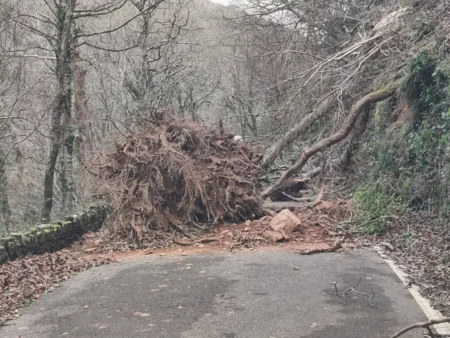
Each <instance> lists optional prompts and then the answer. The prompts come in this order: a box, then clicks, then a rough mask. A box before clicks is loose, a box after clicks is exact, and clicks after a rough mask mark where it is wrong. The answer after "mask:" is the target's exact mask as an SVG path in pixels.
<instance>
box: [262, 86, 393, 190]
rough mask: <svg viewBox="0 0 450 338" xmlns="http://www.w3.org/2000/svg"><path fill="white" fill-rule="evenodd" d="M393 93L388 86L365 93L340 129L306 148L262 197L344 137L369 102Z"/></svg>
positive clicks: (384, 98) (377, 100) (281, 184)
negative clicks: (314, 156) (317, 154)
mask: <svg viewBox="0 0 450 338" xmlns="http://www.w3.org/2000/svg"><path fill="white" fill-rule="evenodd" d="M394 93H395V87H394V86H388V87H386V88H384V89H381V90H379V91H376V92H373V93H370V94H367V95H366V96H364V97H363V98H362V99H360V100H359V101H358V102H356V103H355V104H354V105H353V107H352V108H351V110H350V113H349V115H348V118H347V120H346V121H345V123H344V126H343V127H342V129H341V130H339V131H338V132H337V133H335V134H333V135H331V136H329V137H327V138H325V139H323V140H321V141H320V142H318V143H317V144H315V145H314V146H313V147H312V148H309V149H306V150H305V151H304V152H303V154H302V156H301V157H300V159H299V160H298V161H297V162H296V163H295V164H294V165H293V166H292V167H291V168H289V169H288V170H287V171H285V172H284V173H283V175H281V177H280V178H279V179H278V181H277V182H276V183H275V184H274V185H273V186H271V187H269V188H268V189H267V190H266V191H264V192H263V194H262V198H267V197H269V196H270V195H271V194H272V193H273V192H274V191H276V190H278V189H279V188H280V187H281V186H283V184H284V183H285V182H286V181H287V180H288V179H289V178H290V177H292V176H293V175H294V174H296V173H297V172H299V171H300V170H301V169H302V168H303V167H304V166H305V165H306V163H307V162H308V160H309V159H310V158H311V156H313V155H315V154H316V153H318V152H320V151H322V150H323V149H325V148H328V147H330V146H332V145H334V144H336V143H338V142H340V141H342V140H343V139H345V138H346V137H347V136H348V134H349V133H350V131H351V130H352V128H353V126H354V125H355V122H356V120H357V119H358V116H359V115H360V114H361V112H362V111H363V110H364V108H366V107H367V106H368V105H369V104H371V103H375V102H379V101H384V100H386V99H387V98H389V97H391V96H392V95H393V94H394Z"/></svg>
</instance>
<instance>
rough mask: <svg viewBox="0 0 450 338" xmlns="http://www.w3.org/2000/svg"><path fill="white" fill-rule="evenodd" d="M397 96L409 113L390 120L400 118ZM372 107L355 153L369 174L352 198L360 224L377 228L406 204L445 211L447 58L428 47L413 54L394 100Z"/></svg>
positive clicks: (449, 106)
mask: <svg viewBox="0 0 450 338" xmlns="http://www.w3.org/2000/svg"><path fill="white" fill-rule="evenodd" d="M402 98H403V99H406V102H407V108H408V110H409V114H410V115H411V116H410V118H409V119H406V120H405V118H404V117H403V121H402V123H399V124H393V123H394V122H395V120H396V119H398V118H399V116H396V112H395V106H396V104H397V102H398V101H400V102H401V101H402ZM405 107H406V105H405ZM374 108H375V109H374V112H373V113H372V116H374V118H373V120H372V122H371V123H372V126H371V127H370V128H369V131H368V132H367V133H366V135H365V140H364V142H363V145H362V147H361V148H360V153H359V155H360V157H362V158H363V159H365V160H366V161H367V163H368V164H369V166H370V168H371V169H370V175H367V176H366V177H365V179H364V182H362V184H361V185H360V186H359V187H358V188H357V191H356V193H355V196H354V199H353V201H354V203H355V205H356V206H357V209H358V210H359V215H360V220H359V223H360V225H361V226H363V227H364V229H365V230H366V231H367V232H369V233H379V232H382V231H383V230H384V226H385V220H386V217H388V216H390V215H392V214H393V213H395V212H398V210H403V209H406V208H409V209H415V210H416V209H421V208H427V209H430V208H431V209H435V210H437V211H439V212H440V213H441V215H442V216H448V215H450V194H449V192H450V59H449V56H448V55H438V54H437V53H433V52H432V51H431V50H425V51H423V52H421V53H419V54H418V55H416V56H415V57H414V58H412V59H411V61H410V62H409V64H408V67H407V72H406V75H405V76H404V77H403V79H402V81H401V84H400V89H399V93H398V95H397V97H396V100H395V99H393V100H391V101H385V102H382V103H378V104H377V105H376V106H375V107H374ZM397 114H399V113H398V112H397ZM399 126H400V127H399ZM387 187H389V188H387Z"/></svg>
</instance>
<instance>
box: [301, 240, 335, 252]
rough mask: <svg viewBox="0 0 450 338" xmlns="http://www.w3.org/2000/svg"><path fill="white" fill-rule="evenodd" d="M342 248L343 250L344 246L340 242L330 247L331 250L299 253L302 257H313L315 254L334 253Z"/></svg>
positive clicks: (313, 250)
mask: <svg viewBox="0 0 450 338" xmlns="http://www.w3.org/2000/svg"><path fill="white" fill-rule="evenodd" d="M340 248H342V245H341V243H340V242H338V243H336V244H335V245H333V246H330V247H329V248H325V249H312V250H303V251H300V252H299V253H300V255H313V254H317V253H325V252H334V251H337V250H339V249H340Z"/></svg>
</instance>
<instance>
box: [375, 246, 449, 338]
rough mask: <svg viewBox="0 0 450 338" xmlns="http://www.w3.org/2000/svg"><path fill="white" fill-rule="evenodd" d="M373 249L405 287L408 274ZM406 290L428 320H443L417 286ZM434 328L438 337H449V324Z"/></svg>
mask: <svg viewBox="0 0 450 338" xmlns="http://www.w3.org/2000/svg"><path fill="white" fill-rule="evenodd" d="M374 249H375V251H376V252H377V253H378V254H379V255H380V257H381V258H383V259H384V261H385V262H386V263H387V264H388V265H389V266H390V267H391V269H392V270H393V271H394V272H395V274H396V275H397V276H398V278H400V280H401V281H402V283H403V284H404V285H405V286H406V285H408V281H407V278H408V274H407V273H405V272H404V271H402V270H401V269H400V268H399V267H398V266H397V264H395V262H394V261H393V260H392V259H390V258H389V257H388V256H387V255H386V253H385V252H384V251H383V249H381V248H380V247H377V246H375V247H374ZM407 289H408V290H409V292H410V293H411V295H412V296H413V297H414V299H415V300H416V302H417V304H419V306H420V308H421V309H422V311H423V312H424V313H425V315H426V316H427V317H428V319H430V320H431V319H441V318H444V316H442V314H441V313H440V312H439V311H438V310H436V309H433V307H432V306H431V304H430V302H429V301H428V299H426V298H425V297H423V296H422V295H421V294H420V289H419V287H418V286H417V285H415V284H412V285H411V286H410V287H408V288H407ZM411 324H413V323H411ZM434 328H435V329H436V331H437V333H438V334H440V335H449V334H450V323H443V324H438V325H434Z"/></svg>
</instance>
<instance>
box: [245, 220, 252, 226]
mask: <svg viewBox="0 0 450 338" xmlns="http://www.w3.org/2000/svg"><path fill="white" fill-rule="evenodd" d="M244 224H245V226H247V227H249V226H250V225H252V221H250V220H246V221H245V223H244Z"/></svg>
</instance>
